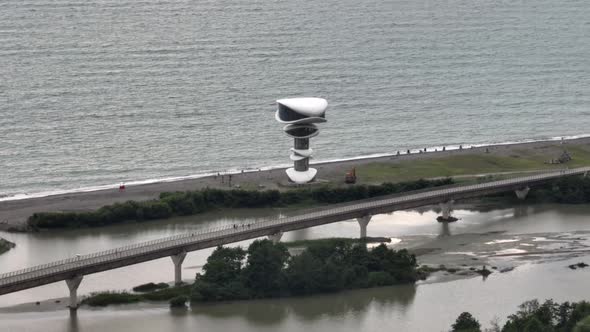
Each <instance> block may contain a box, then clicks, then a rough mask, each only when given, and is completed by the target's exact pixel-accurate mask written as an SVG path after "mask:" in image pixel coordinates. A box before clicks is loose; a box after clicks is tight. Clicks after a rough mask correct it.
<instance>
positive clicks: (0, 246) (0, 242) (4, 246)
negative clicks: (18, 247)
mask: <svg viewBox="0 0 590 332" xmlns="http://www.w3.org/2000/svg"><path fill="white" fill-rule="evenodd" d="M14 247H15V244H14V243H12V242H10V241H7V240H4V239H3V238H0V254H3V253H5V252H7V251H8V250H10V249H11V248H14Z"/></svg>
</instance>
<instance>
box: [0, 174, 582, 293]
mask: <svg viewBox="0 0 590 332" xmlns="http://www.w3.org/2000/svg"><path fill="white" fill-rule="evenodd" d="M588 171H590V167H583V168H578V169H572V170H558V171H554V172H549V173H544V174H538V175H532V176H527V177H520V178H513V179H506V180H500V181H493V182H487V183H480V184H474V185H468V186H449V187H448V188H440V187H435V188H428V189H427V190H420V191H414V192H406V193H403V194H399V195H398V194H396V195H394V196H389V197H384V196H381V197H375V198H371V199H368V200H363V201H361V202H359V201H357V202H354V204H351V203H350V202H349V203H348V204H345V203H344V204H339V205H337V206H330V207H329V208H323V209H311V210H307V211H304V212H303V213H302V214H299V215H295V216H288V217H283V218H268V219H264V220H261V221H260V222H256V223H253V224H250V225H249V226H244V225H240V226H237V227H235V226H234V225H223V226H218V227H215V228H213V229H200V230H198V231H194V232H190V233H185V234H178V235H174V236H171V237H166V238H161V239H154V240H151V241H146V242H140V243H136V244H131V245H127V246H123V247H118V248H113V249H109V250H104V251H100V252H95V253H91V254H87V255H81V256H77V257H71V258H66V259H62V260H59V261H55V262H50V263H47V264H43V265H37V266H32V267H29V268H25V269H21V270H17V271H12V272H8V273H3V274H0V285H3V284H6V283H9V282H14V281H19V280H23V279H27V278H33V277H38V276H42V275H47V274H51V273H55V272H59V271H67V270H68V269H71V268H76V267H80V266H85V265H90V264H95V263H100V262H103V261H107V260H111V261H112V260H117V259H123V258H128V257H132V256H134V255H141V254H145V253H147V252H153V251H158V250H160V249H163V248H173V247H175V246H179V245H183V244H188V243H194V242H197V241H201V240H204V239H207V240H210V239H215V238H217V237H223V236H226V235H229V234H236V233H241V232H244V231H245V230H246V229H245V228H246V227H248V229H251V230H254V229H260V228H264V227H269V226H274V225H280V224H289V223H293V222H298V221H301V220H306V219H310V218H320V217H323V216H327V215H333V214H338V213H348V212H352V211H355V210H362V209H367V208H372V207H380V206H387V205H390V204H394V203H398V202H404V201H409V200H416V199H424V198H431V197H440V196H445V195H451V194H453V193H457V192H469V191H477V190H481V189H484V188H494V187H501V186H507V185H519V184H522V185H526V184H527V183H530V182H531V181H537V180H544V179H552V178H558V177H561V176H565V175H573V174H582V173H585V172H588ZM113 255H115V256H114V257H113Z"/></svg>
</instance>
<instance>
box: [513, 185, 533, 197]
mask: <svg viewBox="0 0 590 332" xmlns="http://www.w3.org/2000/svg"><path fill="white" fill-rule="evenodd" d="M530 190H531V188H529V187H524V188H521V189H516V190H515V191H514V192H515V193H516V197H518V199H525V198H526V196H527V195H528V193H529V191H530Z"/></svg>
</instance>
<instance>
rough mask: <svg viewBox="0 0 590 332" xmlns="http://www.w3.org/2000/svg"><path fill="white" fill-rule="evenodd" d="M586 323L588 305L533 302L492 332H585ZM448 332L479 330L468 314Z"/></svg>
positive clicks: (584, 302) (527, 303) (589, 307)
mask: <svg viewBox="0 0 590 332" xmlns="http://www.w3.org/2000/svg"><path fill="white" fill-rule="evenodd" d="M589 319H590V303H589V302H586V301H581V302H577V303H576V302H571V303H570V302H564V303H556V302H553V300H547V301H545V302H544V303H542V304H541V303H539V301H537V300H532V301H527V302H524V303H523V304H521V305H520V306H519V310H518V312H516V313H515V314H512V315H510V316H508V319H507V321H506V323H505V324H504V326H503V327H502V328H501V329H500V328H499V327H497V328H496V329H494V331H502V332H533V331H534V332H537V331H551V332H572V331H574V332H581V331H587V330H585V329H584V328H585V325H587V322H588V321H589ZM452 331H470V332H480V331H481V329H480V326H479V323H478V322H477V320H476V319H475V318H474V317H473V316H471V314H469V313H468V312H464V313H462V314H461V315H460V316H459V317H458V318H457V321H456V322H455V324H453V329H452ZM486 331H487V330H486ZM588 331H590V330H588Z"/></svg>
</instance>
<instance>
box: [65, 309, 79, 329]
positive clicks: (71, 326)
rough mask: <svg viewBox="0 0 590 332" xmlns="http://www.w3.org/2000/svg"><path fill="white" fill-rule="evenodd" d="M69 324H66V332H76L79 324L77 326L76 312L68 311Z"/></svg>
mask: <svg viewBox="0 0 590 332" xmlns="http://www.w3.org/2000/svg"><path fill="white" fill-rule="evenodd" d="M69 318H70V319H69V324H68V332H78V331H79V329H78V328H79V324H78V311H77V310H70V317H69Z"/></svg>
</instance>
